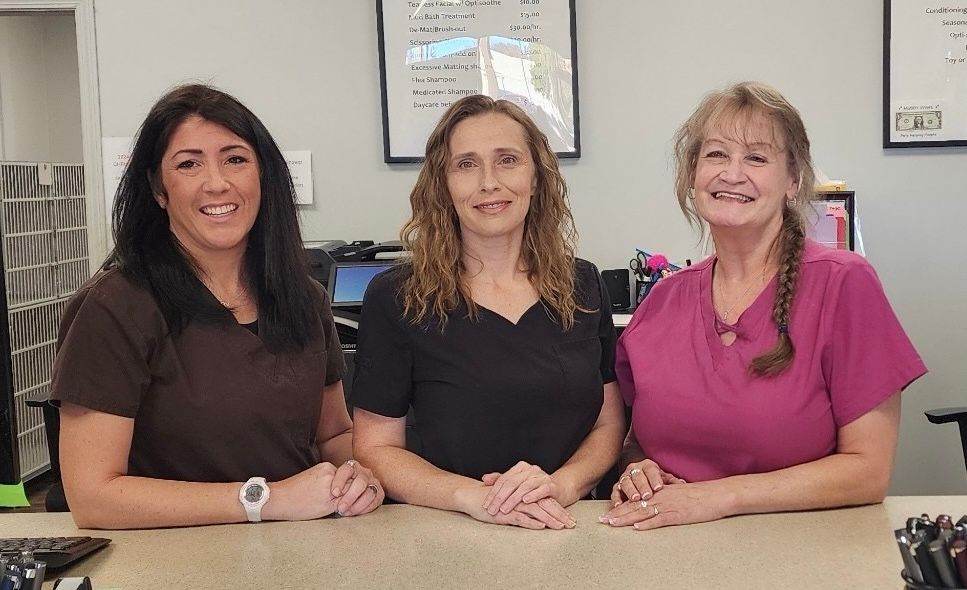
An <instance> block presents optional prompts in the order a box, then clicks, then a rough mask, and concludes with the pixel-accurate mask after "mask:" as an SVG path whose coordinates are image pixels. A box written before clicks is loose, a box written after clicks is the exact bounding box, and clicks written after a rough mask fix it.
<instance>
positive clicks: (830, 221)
mask: <svg viewBox="0 0 967 590" xmlns="http://www.w3.org/2000/svg"><path fill="white" fill-rule="evenodd" d="M811 204H812V206H813V209H814V211H808V210H807V211H806V235H807V236H809V237H810V238H811V239H813V240H815V241H817V242H819V243H820V244H823V245H825V246H829V247H830V248H836V249H838V250H855V249H856V202H855V200H854V193H853V191H833V192H822V193H818V194H817V195H816V200H814V201H813V202H812V203H811Z"/></svg>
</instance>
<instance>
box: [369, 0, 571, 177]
mask: <svg viewBox="0 0 967 590" xmlns="http://www.w3.org/2000/svg"><path fill="white" fill-rule="evenodd" d="M574 1H575V0H387V1H386V2H384V1H383V0H377V1H376V26H377V34H378V38H379V67H380V87H381V92H382V106H383V158H384V160H385V161H386V162H421V161H422V160H423V153H424V148H425V146H426V140H427V137H428V136H429V134H430V131H431V130H432V129H433V127H434V126H435V125H436V123H437V121H438V120H439V119H440V116H441V115H442V114H443V113H444V112H445V111H446V110H447V108H448V107H449V106H450V105H451V104H452V103H453V102H455V101H456V100H459V99H460V98H462V97H464V96H467V95H471V94H486V95H488V96H491V97H493V98H495V99H506V100H509V101H512V102H514V103H516V104H517V105H518V106H520V107H522V108H523V109H524V110H525V111H526V112H527V113H528V114H529V115H530V116H531V118H532V119H534V121H535V122H536V123H537V125H538V126H539V127H540V128H541V130H542V131H544V133H545V134H546V135H547V138H548V140H549V141H550V144H551V148H552V149H553V150H554V151H555V152H556V153H557V154H558V156H560V157H563V158H577V157H580V155H581V134H580V126H579V115H578V74H577V36H576V28H575V22H574Z"/></svg>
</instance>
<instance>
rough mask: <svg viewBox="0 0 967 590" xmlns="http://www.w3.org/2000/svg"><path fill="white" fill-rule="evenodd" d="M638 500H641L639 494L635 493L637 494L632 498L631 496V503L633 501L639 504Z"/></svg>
mask: <svg viewBox="0 0 967 590" xmlns="http://www.w3.org/2000/svg"><path fill="white" fill-rule="evenodd" d="M638 500H641V494H639V493H637V492H635V493H634V494H632V496H631V501H632V502H637V501H638Z"/></svg>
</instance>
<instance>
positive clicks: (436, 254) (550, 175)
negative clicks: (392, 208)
mask: <svg viewBox="0 0 967 590" xmlns="http://www.w3.org/2000/svg"><path fill="white" fill-rule="evenodd" d="M490 113H499V114H502V115H506V116H507V117H510V118H511V119H513V120H514V121H516V122H517V123H519V124H520V125H521V127H523V128H524V135H525V136H526V138H527V145H528V147H529V148H530V155H531V158H532V159H533V161H534V169H535V175H536V176H537V183H536V188H535V190H534V194H533V195H532V197H531V202H530V209H529V210H528V212H527V216H526V218H525V220H524V240H523V245H522V251H521V262H522V263H523V265H524V268H525V269H526V270H527V273H528V277H529V279H530V282H531V284H532V285H534V287H535V288H536V290H537V292H538V294H539V295H540V298H541V300H542V302H543V304H544V305H545V307H546V308H547V309H548V310H549V311H550V312H552V314H553V315H554V316H555V317H556V318H557V319H558V320H559V321H560V322H561V325H562V326H563V327H564V328H565V329H570V328H571V326H573V325H574V313H575V311H576V310H578V309H579V307H578V305H577V303H576V301H575V297H574V249H575V243H576V241H577V231H576V230H575V228H574V219H573V217H572V216H571V209H570V206H569V204H568V192H567V185H566V184H565V182H564V177H563V176H561V171H560V169H559V167H558V161H557V156H556V155H555V154H554V152H553V150H551V147H550V144H549V143H548V141H547V136H546V135H544V133H543V132H542V131H541V130H540V129H539V128H538V127H537V125H535V124H534V122H533V121H532V120H531V118H530V117H529V116H528V115H527V113H525V112H524V111H523V110H522V109H521V108H520V107H518V106H517V105H515V104H514V103H512V102H509V101H506V100H494V99H492V98H490V97H489V96H483V95H473V96H467V97H464V98H462V99H460V100H458V101H456V102H455V103H453V104H452V105H451V106H450V108H449V109H447V112H446V113H444V114H443V117H442V118H441V119H440V122H439V123H437V125H436V127H435V128H434V129H433V132H432V133H430V138H429V139H428V140H427V142H426V160H425V161H424V163H423V168H422V169H421V170H420V176H419V178H418V179H417V181H416V186H414V187H413V190H412V192H410V206H411V208H412V215H411V216H410V219H409V220H408V221H407V222H406V224H405V225H404V226H403V229H402V230H401V231H400V239H401V240H402V241H403V244H404V245H405V246H406V248H407V249H408V250H410V251H411V252H412V256H411V257H410V258H409V259H408V260H407V261H406V262H404V264H405V265H408V266H409V267H410V269H409V270H410V271H411V272H408V273H407V276H406V279H405V280H404V282H403V286H402V295H403V309H404V314H405V315H406V317H407V318H408V319H409V321H411V322H412V323H419V322H422V321H424V320H428V319H436V320H437V322H438V324H439V327H440V329H441V330H442V329H443V328H444V327H445V326H446V321H447V315H448V314H449V313H451V312H452V311H454V310H455V309H456V308H457V306H458V305H459V304H460V301H461V299H462V300H463V301H464V302H465V303H466V305H467V310H468V313H469V316H470V317H471V318H476V316H477V306H476V305H475V304H474V301H473V298H472V297H471V294H470V290H469V286H468V285H467V282H466V280H464V273H465V272H466V268H465V266H464V264H463V242H462V238H461V235H460V221H459V219H458V218H457V212H456V209H454V206H453V201H452V199H451V197H450V192H449V190H448V189H447V162H448V160H449V156H450V154H449V143H450V137H451V135H452V133H453V129H454V128H455V127H456V126H457V124H458V123H460V122H461V121H463V120H464V119H468V118H470V117H477V116H480V115H486V114H490Z"/></svg>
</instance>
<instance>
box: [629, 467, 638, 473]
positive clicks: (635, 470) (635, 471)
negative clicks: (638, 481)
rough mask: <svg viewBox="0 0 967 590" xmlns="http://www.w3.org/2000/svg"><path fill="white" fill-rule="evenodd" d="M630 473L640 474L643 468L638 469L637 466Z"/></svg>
mask: <svg viewBox="0 0 967 590" xmlns="http://www.w3.org/2000/svg"><path fill="white" fill-rule="evenodd" d="M629 473H631V475H638V474H640V473H641V469H638V468H637V467H635V468H634V469H632V470H631V471H630V472H629Z"/></svg>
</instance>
